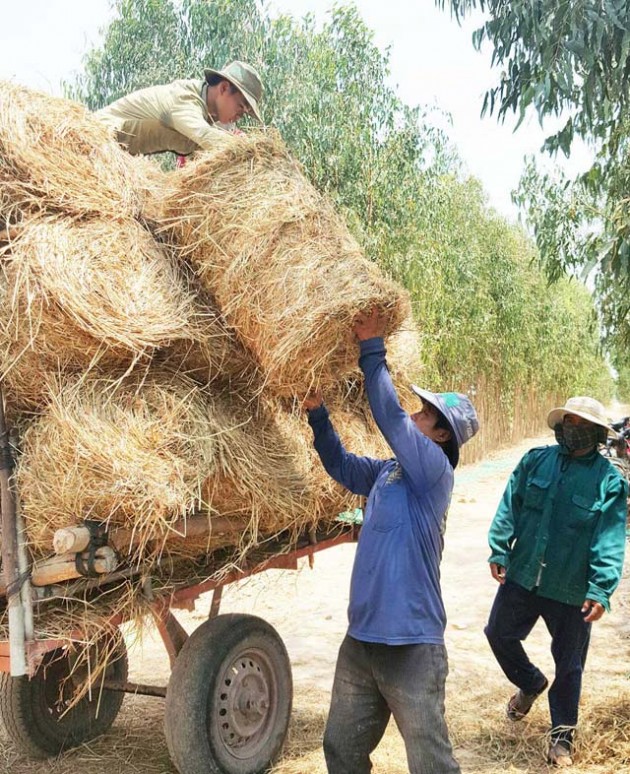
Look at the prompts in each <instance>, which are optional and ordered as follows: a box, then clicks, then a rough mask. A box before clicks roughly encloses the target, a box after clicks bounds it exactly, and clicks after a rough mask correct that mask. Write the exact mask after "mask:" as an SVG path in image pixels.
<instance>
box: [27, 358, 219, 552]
mask: <svg viewBox="0 0 630 774" xmlns="http://www.w3.org/2000/svg"><path fill="white" fill-rule="evenodd" d="M217 425H218V422H217V420H216V418H213V417H211V414H210V411H209V408H208V404H207V402H206V400H205V398H204V396H203V395H202V393H201V390H200V388H199V387H198V386H197V385H196V384H194V382H191V381H190V380H186V379H184V378H183V377H181V376H177V377H174V376H171V375H169V374H168V373H166V372H160V373H157V372H152V373H151V374H149V375H148V376H147V377H146V379H145V380H142V381H139V379H138V377H133V378H127V379H124V380H122V381H118V382H114V381H112V380H100V379H90V378H83V379H80V380H76V381H66V382H64V383H62V384H59V385H56V389H55V390H54V392H53V394H52V395H51V400H50V403H49V405H48V406H47V408H46V409H45V411H44V412H43V413H42V415H41V416H40V417H39V418H38V419H37V420H36V421H34V422H33V424H32V425H31V426H30V427H29V429H28V430H27V431H26V433H25V434H24V439H23V452H22V456H21V458H20V460H19V464H18V469H17V473H16V476H17V486H18V491H19V492H20V498H21V502H22V508H23V513H24V519H25V524H26V531H27V535H28V538H29V541H30V543H31V547H32V548H33V550H34V552H35V553H36V554H48V553H50V551H51V547H52V537H53V534H54V532H55V530H56V529H59V528H61V527H66V526H71V525H73V524H78V523H81V522H82V521H83V519H94V520H96V521H99V522H103V523H107V524H108V525H110V526H115V525H120V526H125V527H130V528H133V529H135V530H136V532H137V533H138V535H139V537H140V544H139V547H138V550H137V553H138V555H140V554H141V553H142V552H143V550H144V547H145V545H146V543H147V542H148V541H156V540H157V541H158V542H159V540H160V538H161V537H162V536H163V535H164V534H166V532H167V531H168V530H169V525H170V524H171V523H172V522H173V521H174V520H176V519H177V518H181V517H184V516H186V515H187V514H189V513H191V512H192V511H194V510H196V509H197V508H198V507H199V505H200V502H201V487H202V483H203V481H204V479H205V477H206V476H207V475H208V473H209V471H210V470H211V469H212V468H213V466H214V465H215V440H214V439H215V436H216V435H217V433H219V432H221V428H220V427H218V426H217Z"/></svg>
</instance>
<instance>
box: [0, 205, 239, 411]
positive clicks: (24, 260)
mask: <svg viewBox="0 0 630 774" xmlns="http://www.w3.org/2000/svg"><path fill="white" fill-rule="evenodd" d="M3 269H4V271H3V274H4V281H3V283H2V286H1V287H0V293H1V294H2V296H3V297H2V299H1V303H0V343H1V345H2V347H1V352H2V354H1V355H0V371H1V373H2V375H3V377H4V378H6V379H7V382H8V384H9V387H10V388H11V389H12V391H13V392H14V394H15V395H16V396H17V398H16V399H17V401H18V402H19V403H22V404H32V403H37V402H39V401H40V400H41V392H42V390H41V384H42V372H46V371H48V370H50V369H51V368H52V369H53V370H70V371H73V370H74V371H76V370H86V369H88V368H90V367H95V365H96V364H100V366H101V368H111V367H114V366H116V365H127V366H128V365H130V364H132V363H133V362H134V360H137V359H139V358H141V357H142V356H143V355H145V354H150V353H151V351H152V350H153V349H154V348H156V347H161V346H165V345H168V344H169V343H171V342H173V341H174V340H177V339H182V338H186V339H192V340H197V341H199V342H200V344H201V345H205V346H206V347H208V349H209V351H210V352H211V353H212V352H214V351H215V347H212V346H211V344H212V343H214V342H217V341H220V342H221V344H222V345H223V346H224V347H225V346H227V345H224V344H223V342H224V340H226V339H227V338H228V334H227V332H226V330H225V327H224V326H223V325H222V324H221V323H220V321H219V320H218V317H217V314H216V312H213V311H212V310H211V309H210V308H208V307H202V306H201V305H200V304H199V303H198V302H197V300H196V297H195V295H194V294H193V292H192V290H191V288H190V287H189V283H188V282H187V280H186V278H185V274H184V272H183V266H182V265H178V263H175V262H174V261H173V259H172V258H171V256H170V255H169V254H168V252H167V250H166V248H164V247H163V246H160V245H159V244H158V243H157V242H156V241H155V239H154V238H153V237H152V236H151V234H150V233H149V232H148V231H146V230H145V229H144V228H143V227H142V226H140V224H138V223H137V222H136V221H134V220H131V219H127V220H119V221H111V220H110V221H106V220H102V219H95V220H90V221H85V222H79V223H74V222H73V221H71V220H69V219H64V218H41V219H40V218H36V219H34V220H31V222H30V223H29V225H28V226H25V227H24V228H23V229H22V231H21V234H20V236H19V237H18V238H17V239H16V240H15V241H13V242H12V243H10V244H9V246H8V247H6V248H5V250H4V264H3ZM218 349H219V352H218V357H219V359H220V360H221V361H222V360H223V359H224V354H222V353H221V352H220V347H219V348H218Z"/></svg>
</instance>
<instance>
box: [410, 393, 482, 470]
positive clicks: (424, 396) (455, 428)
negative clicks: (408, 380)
mask: <svg viewBox="0 0 630 774" xmlns="http://www.w3.org/2000/svg"><path fill="white" fill-rule="evenodd" d="M410 389H411V391H412V392H413V393H415V394H416V395H417V396H418V397H419V398H420V399H421V400H422V401H426V402H427V403H430V404H431V405H432V406H433V407H434V408H436V409H437V410H438V411H439V412H440V414H442V416H443V417H444V419H445V420H446V422H447V423H448V426H449V428H450V431H451V438H450V440H449V441H447V442H446V443H445V444H444V447H445V451H446V455H447V457H448V458H449V460H450V462H451V465H452V466H453V467H454V468H455V467H457V464H458V462H459V450H460V447H462V446H463V445H464V444H465V443H466V442H467V441H470V439H471V438H472V437H473V436H474V435H475V433H476V432H477V431H478V430H479V420H478V418H477V412H476V411H475V407H474V406H473V404H472V403H471V402H470V398H469V397H468V396H467V395H463V394H462V393H460V392H430V391H429V390H423V389H422V388H421V387H417V386H416V385H415V384H412V385H410Z"/></svg>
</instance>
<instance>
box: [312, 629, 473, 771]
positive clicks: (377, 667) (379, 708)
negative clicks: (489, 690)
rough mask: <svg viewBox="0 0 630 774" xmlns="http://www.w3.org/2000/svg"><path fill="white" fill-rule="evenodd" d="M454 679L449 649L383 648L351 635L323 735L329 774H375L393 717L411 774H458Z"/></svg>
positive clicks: (342, 653) (340, 661)
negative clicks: (450, 725)
mask: <svg viewBox="0 0 630 774" xmlns="http://www.w3.org/2000/svg"><path fill="white" fill-rule="evenodd" d="M447 674H448V662H447V656H446V648H445V647H444V646H443V645H379V644H375V643H370V642H359V641H358V640H355V639H353V638H352V637H350V636H349V635H346V637H345V639H344V641H343V642H342V643H341V648H340V649H339V657H338V659H337V668H336V670H335V681H334V685H333V690H332V700H331V705H330V713H329V715H328V722H327V723H326V732H325V734H324V754H325V756H326V765H327V766H328V772H329V774H368V772H370V771H371V770H372V763H371V761H370V753H371V752H372V751H373V750H374V749H375V747H376V746H377V745H378V743H379V742H380V740H381V739H382V737H383V734H384V733H385V728H386V727H387V723H388V722H389V719H390V716H391V715H392V714H393V716H394V719H395V721H396V724H397V726H398V728H399V730H400V733H401V734H402V737H403V739H404V741H405V747H406V750H407V762H408V765H409V771H410V774H459V772H460V768H459V765H458V763H457V761H456V760H455V758H454V757H453V751H452V749H451V744H450V742H449V739H448V730H447V728H446V722H445V720H444V683H445V681H446V675H447Z"/></svg>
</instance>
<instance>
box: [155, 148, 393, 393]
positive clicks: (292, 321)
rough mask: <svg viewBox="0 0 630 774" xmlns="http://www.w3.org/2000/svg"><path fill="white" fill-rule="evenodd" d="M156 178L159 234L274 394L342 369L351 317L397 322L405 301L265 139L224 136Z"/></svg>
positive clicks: (348, 356)
mask: <svg viewBox="0 0 630 774" xmlns="http://www.w3.org/2000/svg"><path fill="white" fill-rule="evenodd" d="M168 177H169V184H168V185H165V187H164V190H163V194H162V199H163V201H162V207H161V211H162V215H161V218H160V220H161V223H162V228H163V229H164V230H165V231H167V232H168V233H169V234H170V237H171V238H172V239H173V240H174V241H175V242H177V243H178V244H179V245H180V247H181V248H182V252H183V254H185V255H187V256H189V257H190V259H191V261H192V263H193V264H194V266H195V267H196V269H197V271H198V273H199V275H200V277H201V278H202V280H203V282H204V283H205V284H206V285H207V287H208V288H210V289H211V291H212V292H213V294H214V296H215V298H216V301H217V303H218V305H219V308H220V310H221V312H222V313H223V315H224V316H225V318H226V320H227V322H228V323H229V324H230V325H231V326H232V327H233V328H234V329H235V331H236V332H237V334H238V335H239V336H240V337H241V339H242V341H243V343H244V344H245V345H246V346H247V347H248V348H249V350H250V351H251V352H252V355H253V357H254V358H255V359H256V361H257V362H258V364H259V365H260V367H261V369H262V371H263V372H264V374H265V377H266V379H267V380H268V382H269V384H270V387H271V388H272V389H273V391H274V392H275V393H276V394H279V395H290V394H300V393H302V394H303V393H305V392H306V391H307V390H308V389H310V388H312V387H313V386H316V385H326V384H332V383H334V382H335V381H337V380H338V379H339V378H341V377H343V376H344V375H345V374H346V373H348V372H350V371H351V370H352V369H353V368H354V366H355V363H356V343H355V341H354V337H353V335H352V332H351V323H352V320H353V319H354V317H355V315H356V314H357V312H359V311H362V310H365V309H368V308H371V307H374V306H377V307H380V308H382V309H383V310H384V311H385V312H386V314H387V315H388V319H389V323H388V330H387V334H388V335H389V334H390V333H392V332H393V331H395V330H397V329H398V328H399V327H400V324H401V322H402V321H403V320H404V319H405V317H406V316H407V314H408V299H407V295H406V292H405V291H404V290H403V289H402V288H401V287H399V286H398V285H396V284H395V283H393V282H392V281H390V280H388V279H387V278H386V277H384V276H383V275H382V274H381V273H380V271H379V270H378V268H377V267H376V265H374V264H373V263H371V262H370V261H368V260H366V259H365V258H364V257H363V256H362V254H361V251H360V248H359V246H358V244H357V243H356V241H355V240H354V239H353V237H352V236H351V235H350V233H349V231H348V229H347V227H346V226H345V224H344V223H343V222H342V221H341V219H340V218H339V217H338V216H337V215H336V213H335V212H334V210H333V208H332V206H331V204H330V203H329V202H328V201H327V200H325V199H324V198H323V197H322V196H320V195H319V194H318V193H317V192H316V190H315V189H314V188H313V186H312V185H311V184H310V183H309V182H308V181H307V179H306V178H305V176H304V175H303V173H302V171H301V170H300V168H299V166H298V165H297V164H296V163H295V162H294V161H293V160H292V159H291V158H290V156H289V155H288V153H287V151H286V149H285V147H284V145H283V144H282V142H281V141H280V139H279V138H278V136H277V135H275V134H250V135H245V136H237V137H233V138H231V141H230V143H229V144H228V145H227V147H225V148H222V149H220V150H218V151H216V152H208V153H204V154H200V156H199V159H198V160H197V161H196V162H193V163H191V164H187V165H186V166H185V167H183V168H182V169H179V170H176V171H175V172H173V173H171V175H169V176H168Z"/></svg>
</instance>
